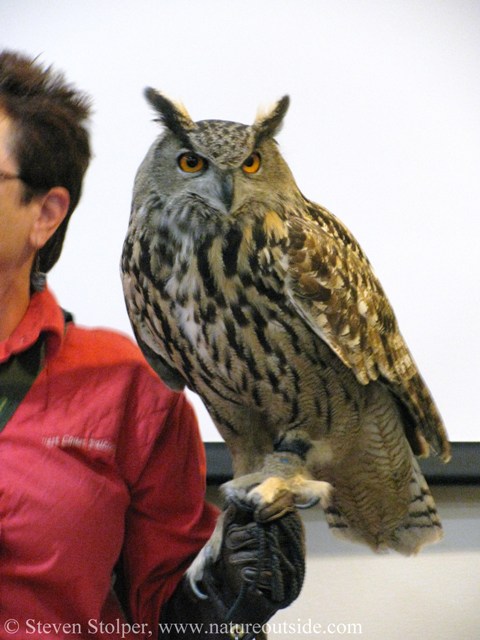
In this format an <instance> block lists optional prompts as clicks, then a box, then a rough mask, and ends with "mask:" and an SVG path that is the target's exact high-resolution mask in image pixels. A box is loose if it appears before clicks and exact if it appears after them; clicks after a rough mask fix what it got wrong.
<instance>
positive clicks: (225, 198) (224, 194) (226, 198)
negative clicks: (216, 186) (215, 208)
mask: <svg viewBox="0 0 480 640" xmlns="http://www.w3.org/2000/svg"><path fill="white" fill-rule="evenodd" d="M220 198H221V200H222V202H223V204H224V205H225V208H226V209H227V211H230V209H231V207H232V202H233V176H232V174H231V173H224V174H223V175H222V177H221V179H220Z"/></svg>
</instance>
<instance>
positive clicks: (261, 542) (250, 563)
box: [160, 496, 305, 640]
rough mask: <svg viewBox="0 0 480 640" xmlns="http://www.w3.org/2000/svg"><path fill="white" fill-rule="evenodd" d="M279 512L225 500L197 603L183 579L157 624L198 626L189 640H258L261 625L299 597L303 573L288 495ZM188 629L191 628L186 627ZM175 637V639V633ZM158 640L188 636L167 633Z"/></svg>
mask: <svg viewBox="0 0 480 640" xmlns="http://www.w3.org/2000/svg"><path fill="white" fill-rule="evenodd" d="M285 500H286V501H285V505H284V508H283V509H282V510H281V511H278V509H277V510H276V512H275V514H273V515H272V514H270V513H269V512H268V510H266V511H265V512H264V513H262V512H260V513H255V512H254V509H253V508H252V506H250V505H248V504H246V503H243V502H229V503H228V504H227V506H226V509H225V513H224V527H223V544H222V548H221V551H220V556H219V558H218V559H217V560H216V561H215V562H210V563H207V565H206V566H205V571H204V576H203V580H202V582H201V583H200V585H199V587H200V589H201V590H202V591H203V592H204V593H205V595H206V596H207V599H205V600H202V599H199V598H198V597H197V596H196V595H195V594H194V592H193V591H192V589H191V587H190V584H189V583H188V581H187V580H186V578H183V580H182V582H181V583H180V585H179V587H178V588H177V590H176V591H175V593H174V594H173V596H172V598H171V599H170V601H169V602H168V603H167V605H166V607H165V609H164V613H163V615H162V622H179V623H203V631H204V635H202V633H200V634H199V633H198V628H197V629H196V630H195V632H192V635H191V638H192V640H199V639H200V638H202V637H205V638H208V639H209V640H232V639H235V638H238V639H240V638H241V639H242V640H251V639H253V638H256V639H257V640H260V638H263V637H264V635H263V634H262V632H261V628H262V626H263V625H264V624H265V622H267V621H268V620H269V619H270V618H271V617H272V616H273V615H274V613H276V611H278V609H283V608H285V607H287V606H288V605H290V604H291V603H292V602H293V601H294V600H295V599H296V598H297V597H298V595H299V593H300V590H301V588H302V585H303V579H304V575H305V545H304V532H303V525H302V521H301V519H300V516H299V515H298V513H297V511H296V509H295V507H294V506H293V502H292V499H291V498H290V496H289V497H288V498H286V499H285ZM192 629H193V627H192ZM175 633H178V635H175ZM160 637H162V638H167V637H168V638H169V639H170V640H173V638H188V637H189V635H188V632H187V633H185V627H184V630H183V631H182V632H180V631H178V632H175V631H173V629H172V630H171V632H170V635H168V636H165V635H164V636H160Z"/></svg>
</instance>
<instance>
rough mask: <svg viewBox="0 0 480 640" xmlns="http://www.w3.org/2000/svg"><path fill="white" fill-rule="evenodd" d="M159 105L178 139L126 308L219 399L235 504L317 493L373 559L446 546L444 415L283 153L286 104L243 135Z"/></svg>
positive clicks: (132, 264)
mask: <svg viewBox="0 0 480 640" xmlns="http://www.w3.org/2000/svg"><path fill="white" fill-rule="evenodd" d="M146 96H147V98H148V100H149V102H150V103H151V105H152V106H153V107H154V109H155V111H156V113H157V114H158V118H159V120H160V122H161V123H162V125H163V127H164V131H163V133H162V134H161V135H160V137H159V138H158V139H157V140H156V141H155V142H154V144H153V145H152V147H151V148H150V150H149V152H148V154H147V156H146V158H145V160H144V161H143V163H142V165H141V166H140V168H139V171H138V173H137V176H136V180H135V186H134V196H133V206H132V213H131V218H130V223H129V228H128V233H127V237H126V240H125V244H124V250H123V257H122V272H123V286H124V293H125V299H126V304H127V309H128V313H129V316H130V319H131V322H132V326H133V329H134V332H135V335H136V338H137V340H138V343H139V345H140V347H141V348H142V349H143V351H144V353H145V356H146V357H147V359H148V361H149V362H150V364H151V365H152V367H153V368H154V369H155V370H156V371H157V373H158V374H159V376H160V377H161V378H162V379H163V380H164V381H165V382H166V384H167V385H169V386H170V387H171V388H173V389H182V388H183V387H184V386H188V387H189V388H190V389H192V390H194V391H195V392H197V393H198V394H199V395H200V396H201V397H202V399H203V400H204V402H205V404H206V406H207V408H208V410H209V412H210V414H211V416H212V418H213V420H214V422H215V424H216V426H217V427H218V429H219V431H220V433H221V435H222V436H223V438H224V440H225V442H226V444H227V446H228V448H229V450H230V452H231V454H232V460H233V468H234V480H233V481H232V482H231V483H228V485H227V487H226V489H225V490H226V492H227V494H229V495H235V496H237V497H238V496H241V497H242V499H246V500H250V501H253V502H254V503H255V504H256V505H257V508H258V511H259V512H261V510H262V509H268V510H270V511H269V513H274V512H275V505H276V504H277V503H278V504H280V503H281V496H284V495H285V492H292V493H293V494H294V495H295V499H296V501H297V503H298V504H303V505H309V504H311V503H313V502H315V501H318V500H319V499H320V500H321V502H322V506H323V507H324V510H325V512H326V515H327V521H328V523H329V525H330V526H331V527H332V528H333V530H334V531H335V532H336V533H338V534H339V535H341V536H344V537H347V538H350V539H352V540H358V541H363V542H366V543H367V544H369V545H370V546H371V547H372V548H374V549H382V548H387V547H391V548H394V549H396V550H398V551H400V552H402V553H407V554H408V553H413V552H416V551H417V550H418V549H419V548H420V546H421V545H422V544H424V543H426V542H430V541H434V540H436V539H438V538H439V537H440V534H441V526H440V522H439V519H438V516H437V513H436V510H435V505H434V502H433V499H432V497H431V495H430V492H429V490H428V487H427V485H426V483H425V480H424V478H423V476H422V475H421V473H420V470H419V468H418V465H417V463H416V460H415V457H414V455H413V454H418V455H428V453H429V450H430V449H432V450H434V451H435V452H437V453H438V454H439V455H441V457H442V458H443V459H444V460H448V458H449V444H448V441H447V437H446V433H445V430H444V427H443V425H442V421H441V419H440V416H439V414H438V412H437V409H436V407H435V405H434V403H433V400H432V398H431V396H430V393H429V391H428V389H427V387H426V386H425V383H424V382H423V380H422V378H421V376H420V374H419V372H418V370H417V367H416V365H415V363H414V361H413V359H412V357H411V355H410V353H409V351H408V348H407V346H406V344H405V342H404V340H403V338H402V336H401V334H400V332H399V330H398V326H397V322H396V319H395V316H394V314H393V311H392V309H391V307H390V304H389V302H388V300H387V298H386V296H385V294H384V292H383V289H382V287H381V285H380V283H379V282H378V280H377V278H376V277H375V274H374V273H373V270H372V268H371V266H370V264H369V262H368V259H367V258H366V256H365V254H364V253H363V251H362V249H361V248H360V246H359V245H358V243H357V242H356V240H355V239H354V238H353V236H352V234H351V233H350V232H349V231H348V229H347V228H346V227H345V226H344V225H343V224H342V223H341V222H340V221H339V220H338V219H337V218H335V217H334V216H333V215H332V214H331V213H329V212H328V211H327V210H326V209H324V208H323V207H321V206H319V205H317V204H314V203H313V202H311V201H309V200H307V199H306V198H305V197H304V196H303V195H302V194H301V193H300V191H299V189H298V187H297V185H296V183H295V180H294V178H293V176H292V173H291V171H290V169H289V167H288V166H287V164H286V162H285V160H284V159H283V157H282V155H281V153H280V151H279V148H278V146H277V143H276V142H275V140H274V135H275V134H276V132H278V130H279V128H280V126H281V124H282V120H283V117H284V115H285V113H286V111H287V108H288V104H289V100H288V97H284V98H282V99H281V100H280V101H279V102H278V103H277V104H276V105H275V106H274V107H273V108H272V109H271V110H270V111H268V112H267V113H265V114H263V115H261V116H258V117H257V119H256V120H255V122H254V124H253V125H251V126H246V125H243V124H238V123H234V122H225V121H219V120H203V121H200V122H193V121H192V120H191V118H190V116H189V115H188V113H187V112H186V111H185V110H184V109H183V108H181V107H179V106H178V105H176V104H174V103H173V102H171V101H170V100H168V99H167V98H166V97H164V96H163V95H162V94H160V93H158V92H156V91H154V90H153V89H148V90H147V92H146ZM412 452H413V453H412ZM217 538H218V535H217ZM211 544H212V545H213V546H214V547H215V545H216V547H218V539H217V540H216V541H215V539H213V540H212V543H211ZM200 565H201V561H200V564H199V565H198V566H197V570H198V571H201V567H200ZM198 567H200V568H198ZM197 577H198V575H197Z"/></svg>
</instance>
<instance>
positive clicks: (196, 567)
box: [187, 514, 223, 600]
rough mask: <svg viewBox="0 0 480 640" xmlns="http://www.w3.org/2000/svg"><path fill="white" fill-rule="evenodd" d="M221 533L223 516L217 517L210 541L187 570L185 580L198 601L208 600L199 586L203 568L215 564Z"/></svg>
mask: <svg viewBox="0 0 480 640" xmlns="http://www.w3.org/2000/svg"><path fill="white" fill-rule="evenodd" d="M222 532H223V514H221V515H220V516H219V518H218V520H217V524H216V525H215V529H214V530H213V533H212V535H211V536H210V539H209V540H208V542H207V543H206V544H205V546H204V547H203V548H202V549H201V550H200V552H199V553H198V555H197V557H196V558H195V559H194V561H193V562H192V564H191V565H190V566H189V567H188V569H187V580H188V582H189V583H190V587H191V589H192V591H193V593H194V594H195V595H196V596H197V598H199V599H200V600H208V596H207V595H206V594H205V593H203V591H202V590H201V589H200V587H199V584H200V582H201V581H202V578H203V574H204V573H205V567H206V566H207V565H209V564H212V563H213V562H215V560H216V559H217V558H218V556H219V553H220V547H221V545H222Z"/></svg>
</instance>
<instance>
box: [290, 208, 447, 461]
mask: <svg viewBox="0 0 480 640" xmlns="http://www.w3.org/2000/svg"><path fill="white" fill-rule="evenodd" d="M286 286H287V289H288V295H289V297H290V300H291V302H292V303H293V305H294V306H295V308H296V310H297V312H298V313H299V315H300V316H301V317H302V318H303V320H304V321H305V322H306V324H307V325H308V326H309V327H310V328H311V329H312V330H313V331H314V332H315V333H316V334H317V335H318V336H320V337H321V338H322V339H323V340H324V341H325V342H326V343H327V344H328V345H329V347H330V348H331V349H332V351H334V352H335V354H336V355H337V356H338V357H339V358H340V360H341V361H342V362H343V364H344V365H345V366H347V367H348V368H350V369H351V370H352V371H353V372H354V374H355V376H356V378H357V380H358V381H359V382H360V383H361V384H368V383H369V382H370V381H373V380H381V381H382V382H383V383H386V384H387V385H388V387H389V388H390V389H391V390H392V391H393V393H394V395H395V396H396V397H397V399H399V400H400V403H399V404H400V406H401V409H402V411H403V413H404V415H405V418H406V420H404V423H405V430H406V435H407V437H408V439H409V441H410V442H411V444H412V448H413V450H414V451H415V452H416V453H418V454H423V455H427V454H428V451H429V446H428V445H429V444H430V445H431V446H432V448H433V449H434V450H436V451H437V452H439V453H441V455H442V458H443V459H445V460H448V459H449V443H448V440H447V436H446V433H445V429H444V427H443V423H442V420H441V418H440V415H439V414H438V411H437V409H436V406H435V404H434V402H433V400H432V398H431V395H430V393H429V391H428V389H427V387H426V385H425V383H424V382H423V380H422V378H421V376H420V374H419V372H418V369H417V367H416V365H415V363H414V361H413V359H412V356H411V355H410V352H409V350H408V348H407V346H406V344H405V342H404V340H403V338H402V336H401V334H400V332H399V329H398V325H397V321H396V318H395V315H394V313H393V310H392V308H391V306H390V304H389V302H388V299H387V297H386V295H385V293H384V291H383V289H382V286H381V285H380V282H379V281H378V280H377V278H376V276H375V274H374V272H373V269H372V267H371V265H370V263H369V261H368V259H367V257H366V256H365V254H364V253H363V251H362V249H361V247H360V246H359V244H358V243H357V241H356V240H355V238H354V237H353V236H352V234H351V233H350V232H349V231H348V229H347V228H346V227H345V226H344V225H343V224H342V223H341V222H340V221H339V220H338V219H337V218H335V216H333V215H332V214H331V213H330V212H328V211H327V210H325V209H323V208H322V207H320V206H318V205H316V204H314V203H310V202H307V209H306V215H304V216H303V217H299V216H292V217H290V218H289V267H288V275H287V285H286Z"/></svg>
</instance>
